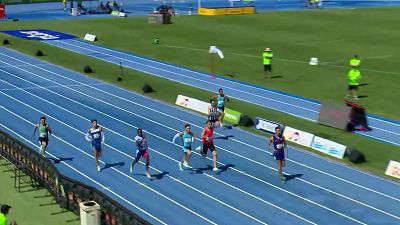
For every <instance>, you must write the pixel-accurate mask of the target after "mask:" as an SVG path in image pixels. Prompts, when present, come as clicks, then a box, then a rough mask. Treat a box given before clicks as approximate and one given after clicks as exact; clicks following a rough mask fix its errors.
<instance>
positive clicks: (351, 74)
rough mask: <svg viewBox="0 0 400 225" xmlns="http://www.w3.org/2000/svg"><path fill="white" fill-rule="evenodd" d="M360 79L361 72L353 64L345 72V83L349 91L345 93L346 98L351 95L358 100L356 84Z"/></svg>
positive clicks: (358, 83) (357, 84)
mask: <svg viewBox="0 0 400 225" xmlns="http://www.w3.org/2000/svg"><path fill="white" fill-rule="evenodd" d="M360 79H361V72H360V70H359V69H357V68H356V67H355V66H353V67H352V68H351V69H350V70H349V71H348V72H347V84H348V91H349V93H348V94H347V96H346V97H347V98H349V97H353V98H354V99H355V100H358V95H357V91H358V86H359V85H360Z"/></svg>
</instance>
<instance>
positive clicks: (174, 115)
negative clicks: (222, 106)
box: [0, 47, 400, 225]
mask: <svg viewBox="0 0 400 225" xmlns="http://www.w3.org/2000/svg"><path fill="white" fill-rule="evenodd" d="M0 103H1V104H0V105H1V106H0V127H1V128H0V129H2V130H4V131H6V132H9V133H10V134H12V135H14V136H15V137H17V138H19V139H21V140H23V141H24V142H25V143H26V144H28V145H29V146H31V147H32V148H34V149H35V146H37V144H36V142H37V139H34V138H33V137H32V130H33V125H34V123H37V122H38V119H39V117H40V116H41V115H43V114H44V115H46V116H47V120H48V123H49V124H50V125H51V126H52V128H53V135H52V136H51V138H50V144H49V147H48V152H47V157H49V158H51V159H54V158H57V159H60V161H61V162H60V163H56V166H57V168H58V169H59V170H60V171H61V172H62V173H63V174H66V175H68V176H71V177H74V178H75V179H78V180H80V181H82V182H85V183H87V184H89V185H93V186H94V187H96V188H98V189H99V190H102V191H103V192H104V193H106V194H108V195H109V196H111V197H112V198H114V199H115V200H116V201H118V202H120V203H121V204H124V205H125V206H126V207H127V208H129V209H131V210H132V211H134V212H136V213H137V214H139V215H140V216H142V217H144V218H145V219H146V220H148V221H149V222H151V223H153V224H173V225H180V224H193V225H196V224H199V225H200V224H201V225H205V224H233V225H236V224H238V225H239V224H240V225H242V224H246V225H251V224H270V225H273V224H277V225H278V224H279V225H289V224H290V225H293V224H296V225H302V224H323V225H326V224H329V225H335V224H338V225H355V224H363V225H365V224H372V225H382V224H385V225H397V224H400V198H399V196H400V186H399V185H398V184H396V183H393V182H391V181H389V180H385V179H382V178H379V177H376V176H373V175H370V174H366V173H363V172H361V171H358V170H355V169H352V168H349V167H347V166H344V165H342V164H338V163H335V162H332V161H330V160H327V159H324V158H320V157H318V156H315V155H313V154H310V153H307V152H304V151H301V150H298V149H295V148H290V150H289V160H288V165H287V167H286V168H285V172H286V177H287V179H288V181H287V182H286V184H282V183H281V182H280V181H279V180H278V178H277V172H276V169H275V166H276V165H275V161H274V159H273V158H272V157H271V156H270V155H269V154H268V152H267V151H266V150H265V146H266V139H265V138H264V137H261V136H257V135H254V134H250V133H248V132H245V131H242V130H240V129H235V128H233V129H219V130H217V134H216V140H215V142H216V148H217V151H218V154H219V155H218V159H219V160H218V166H219V167H220V169H221V170H220V172H217V173H215V172H213V171H212V170H211V159H210V158H209V157H207V158H203V157H201V156H199V154H197V153H195V154H194V155H193V157H192V159H191V162H190V163H191V166H192V167H193V168H197V169H196V170H195V169H187V170H185V171H180V170H179V168H178V161H179V160H180V159H181V157H182V152H181V147H180V146H179V145H177V144H174V143H171V139H172V137H173V136H174V134H175V133H176V132H178V131H180V130H182V129H183V125H184V123H187V122H188V123H191V124H192V127H193V131H194V132H195V134H196V136H197V137H198V136H199V134H200V131H201V128H202V126H203V124H204V119H205V118H203V117H201V116H198V115H197V114H193V113H191V112H188V111H185V110H182V109H180V108H177V107H174V106H170V105H166V104H164V103H161V102H158V101H154V100H151V99H149V98H146V97H143V96H141V95H137V94H135V93H132V92H129V91H126V90H123V89H120V88H118V87H115V86H113V85H110V84H106V83H103V82H100V81H98V80H95V79H92V78H89V77H86V76H84V75H81V74H77V73H74V72H71V71H69V70H66V69H63V68H61V67H58V66H55V65H51V64H48V63H45V62H43V61H39V60H37V59H35V58H32V57H28V56H26V55H22V54H20V53H17V52H14V51H10V50H8V49H5V48H3V47H0ZM92 118H97V119H98V121H99V123H100V124H101V126H103V127H104V128H105V135H106V144H105V146H104V150H103V151H104V152H103V153H104V155H103V157H102V168H103V169H102V171H101V172H97V170H96V167H95V162H94V159H93V157H92V156H91V151H90V149H89V144H88V142H86V141H85V139H84V133H85V132H86V131H87V129H88V128H89V127H90V122H89V120H90V119H92ZM137 127H141V128H143V130H144V133H145V134H146V135H147V139H148V141H149V144H150V152H149V153H150V158H151V172H152V174H153V179H151V180H150V179H148V178H146V177H145V176H144V166H143V164H139V165H137V166H136V167H135V171H134V174H133V175H131V174H130V173H129V169H128V165H129V163H130V161H131V160H132V155H133V153H134V151H135V147H134V143H133V142H132V139H133V137H134V135H135V132H136V128H137ZM199 143H200V142H199V140H196V143H195V145H199Z"/></svg>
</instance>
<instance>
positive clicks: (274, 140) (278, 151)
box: [268, 127, 286, 182]
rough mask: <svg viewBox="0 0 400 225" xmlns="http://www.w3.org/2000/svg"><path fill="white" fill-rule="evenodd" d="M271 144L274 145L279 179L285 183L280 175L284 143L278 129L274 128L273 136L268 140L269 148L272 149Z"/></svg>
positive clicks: (283, 164)
mask: <svg viewBox="0 0 400 225" xmlns="http://www.w3.org/2000/svg"><path fill="white" fill-rule="evenodd" d="M272 144H273V145H274V157H275V160H276V163H277V165H278V175H279V178H280V179H281V181H282V182H285V177H284V176H283V174H282V167H283V166H285V149H286V141H285V137H284V136H282V134H281V129H280V128H279V127H275V134H274V135H273V136H271V138H270V139H269V144H268V145H269V148H272Z"/></svg>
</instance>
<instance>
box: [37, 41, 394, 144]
mask: <svg viewBox="0 0 400 225" xmlns="http://www.w3.org/2000/svg"><path fill="white" fill-rule="evenodd" d="M45 43H48V44H50V45H54V46H57V47H60V48H63V49H66V50H69V51H73V52H76V53H79V54H83V55H87V56H90V57H93V58H97V59H100V60H104V61H107V62H110V63H114V64H117V65H119V63H120V62H122V63H123V65H124V66H125V67H128V68H132V69H135V70H138V71H141V72H144V73H147V74H152V75H155V76H159V77H162V78H165V79H169V80H172V81H175V82H179V83H183V84H186V85H190V86H194V87H197V88H201V89H204V90H208V91H211V92H215V91H216V90H218V88H220V87H222V88H224V92H225V93H226V94H227V95H229V96H230V97H233V98H236V99H239V100H242V101H245V102H251V103H253V104H256V105H259V106H261V107H266V108H269V109H274V110H277V111H280V112H284V113H287V114H290V115H293V116H297V117H300V118H303V119H307V120H310V121H317V119H318V114H319V110H320V107H321V104H320V103H319V102H317V101H313V100H309V99H304V98H301V97H298V96H293V95H290V94H288V93H282V92H277V91H274V90H270V89H267V88H265V87H259V86H255V85H252V84H247V83H242V82H238V81H234V80H230V79H227V78H223V77H218V76H217V77H216V78H215V79H210V78H209V75H208V74H206V73H202V72H198V71H194V70H190V69H187V68H183V67H179V66H175V65H171V64H167V63H164V62H160V61H156V60H153V59H149V58H145V57H142V56H138V55H135V54H132V53H126V52H122V51H117V50H113V49H109V48H106V47H103V46H99V45H95V44H91V43H87V42H84V41H80V40H74V39H67V40H59V41H47V42H45ZM368 121H369V124H370V126H371V128H372V131H369V132H357V133H358V134H361V135H364V136H367V137H370V138H374V139H377V140H380V141H384V142H387V143H391V144H394V145H397V146H400V122H398V121H392V120H388V119H385V118H381V117H377V116H374V115H369V116H368Z"/></svg>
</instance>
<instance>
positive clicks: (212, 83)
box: [55, 41, 317, 113]
mask: <svg viewBox="0 0 400 225" xmlns="http://www.w3.org/2000/svg"><path fill="white" fill-rule="evenodd" d="M55 42H60V41H55ZM62 43H65V44H67V45H72V46H74V47H76V48H82V49H85V50H88V51H92V52H95V53H98V54H103V55H105V56H108V57H111V58H116V59H119V60H122V61H127V62H130V63H134V64H138V65H141V66H144V67H148V68H151V69H155V70H158V71H163V72H167V73H171V74H175V75H178V76H181V77H184V78H186V79H188V80H190V79H192V80H195V81H198V82H202V83H206V84H208V85H213V86H218V87H224V89H230V90H232V91H237V92H241V93H244V94H247V95H251V96H255V97H258V98H263V99H267V100H270V101H273V102H277V103H280V104H285V105H288V106H292V107H295V108H299V109H303V110H305V111H310V112H316V113H317V111H315V110H312V109H308V108H305V107H301V106H297V105H293V104H290V103H287V102H284V101H279V100H276V99H273V98H269V97H265V96H261V95H257V94H253V93H250V92H246V91H242V90H238V89H235V88H232V87H228V86H223V85H221V84H220V85H218V84H215V82H210V81H206V80H203V79H199V78H194V77H191V76H187V75H185V74H181V73H177V72H173V71H169V70H166V69H161V68H158V67H155V66H151V65H148V64H143V63H140V62H136V61H132V60H130V59H125V58H121V57H118V56H114V55H110V54H107V53H104V52H99V51H96V50H93V49H88V48H84V47H81V46H77V45H73V44H71V43H66V42H62ZM64 49H66V48H64ZM68 50H69V51H72V50H70V49H68ZM75 52H76V51H75ZM89 56H91V57H94V58H98V59H101V60H103V61H104V60H105V59H103V58H99V57H96V56H93V55H89ZM106 61H108V62H111V63H113V64H116V63H115V62H112V61H109V60H106ZM125 67H129V68H132V69H135V70H139V69H137V68H133V67H130V66H127V65H125ZM139 71H141V70H139ZM142 72H145V73H148V72H146V71H142ZM158 76H160V75H158ZM164 78H166V79H172V78H168V77H164ZM179 82H181V81H179ZM188 85H190V86H193V84H188ZM202 89H204V88H202ZM232 97H233V98H237V99H240V98H238V97H234V96H232Z"/></svg>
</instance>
